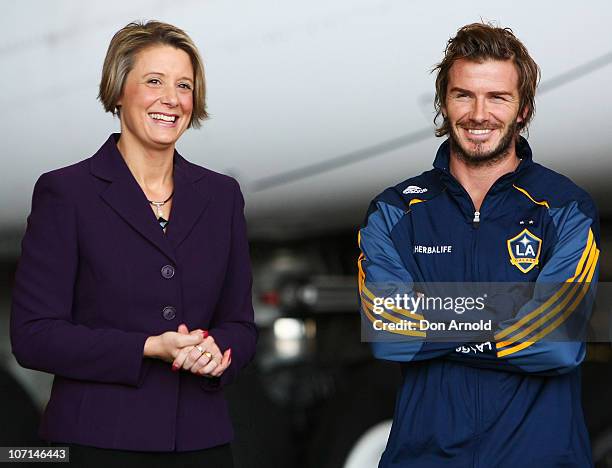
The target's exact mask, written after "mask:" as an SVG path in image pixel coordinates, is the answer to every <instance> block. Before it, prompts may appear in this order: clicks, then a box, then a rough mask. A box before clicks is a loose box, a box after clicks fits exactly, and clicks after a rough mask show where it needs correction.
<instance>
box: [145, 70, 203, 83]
mask: <svg viewBox="0 0 612 468" xmlns="http://www.w3.org/2000/svg"><path fill="white" fill-rule="evenodd" d="M149 75H159V76H166V75H165V74H163V73H162V72H155V71H152V72H148V73H145V74H144V75H143V76H149ZM179 80H186V81H193V79H192V78H189V77H188V76H183V77H181V78H179Z"/></svg>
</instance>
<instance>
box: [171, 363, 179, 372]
mask: <svg viewBox="0 0 612 468" xmlns="http://www.w3.org/2000/svg"><path fill="white" fill-rule="evenodd" d="M178 369H179V368H178V366H177V365H176V364H172V372H176V371H177V370H178Z"/></svg>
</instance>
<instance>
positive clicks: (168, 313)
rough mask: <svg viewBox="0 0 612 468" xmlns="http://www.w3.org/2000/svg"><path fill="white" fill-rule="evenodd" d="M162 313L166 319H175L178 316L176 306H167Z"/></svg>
mask: <svg viewBox="0 0 612 468" xmlns="http://www.w3.org/2000/svg"><path fill="white" fill-rule="evenodd" d="M162 315H163V316H164V318H165V319H166V320H174V318H175V317H176V308H175V307H173V306H166V307H164V310H162Z"/></svg>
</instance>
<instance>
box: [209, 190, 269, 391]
mask: <svg viewBox="0 0 612 468" xmlns="http://www.w3.org/2000/svg"><path fill="white" fill-rule="evenodd" d="M230 235H231V241H230V254H229V263H228V265H227V271H226V274H225V280H224V283H223V288H222V290H221V294H220V297H219V302H218V303H217V307H216V310H215V314H214V317H213V322H212V325H211V328H210V330H209V333H210V335H211V336H212V337H213V338H214V339H215V342H216V343H217V346H219V349H220V350H221V352H225V350H227V349H228V348H232V364H231V365H230V366H229V367H228V368H227V369H226V370H225V372H224V373H223V374H222V375H221V377H220V378H216V379H215V378H212V379H209V378H204V380H203V382H204V388H205V389H207V390H214V389H217V388H220V387H223V386H224V385H227V384H228V383H230V382H232V381H233V380H234V379H235V378H236V376H237V375H238V372H239V371H240V369H242V368H243V367H245V366H246V365H247V364H248V363H249V362H250V361H251V359H252V358H253V356H254V354H255V345H256V343H257V328H256V326H255V323H254V319H253V303H252V298H251V285H252V276H251V265H250V258H249V244H248V241H247V232H246V223H245V219H244V198H243V197H242V193H241V192H240V188H239V187H238V184H237V183H236V189H235V195H234V204H233V214H232V231H231V234H230Z"/></svg>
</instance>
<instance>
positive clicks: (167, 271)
mask: <svg viewBox="0 0 612 468" xmlns="http://www.w3.org/2000/svg"><path fill="white" fill-rule="evenodd" d="M161 274H162V276H163V277H164V278H166V279H170V278H172V277H173V276H174V267H173V266H172V265H164V266H163V267H162V269H161Z"/></svg>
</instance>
